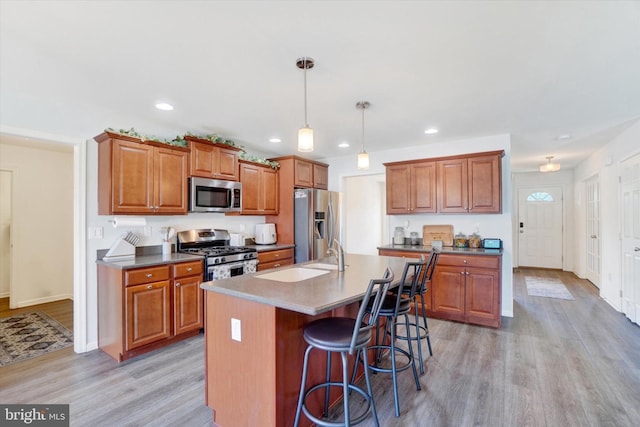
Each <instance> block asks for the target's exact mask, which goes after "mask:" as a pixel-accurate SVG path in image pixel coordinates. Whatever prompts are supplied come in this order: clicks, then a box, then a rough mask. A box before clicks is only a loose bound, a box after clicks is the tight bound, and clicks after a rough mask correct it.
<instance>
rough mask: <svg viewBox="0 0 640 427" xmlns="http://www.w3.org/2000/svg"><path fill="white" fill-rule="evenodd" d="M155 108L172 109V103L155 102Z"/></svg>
mask: <svg viewBox="0 0 640 427" xmlns="http://www.w3.org/2000/svg"><path fill="white" fill-rule="evenodd" d="M156 108H157V109H158V110H164V111H171V110H173V105H171V104H167V103H166V102H159V103H157V104H156Z"/></svg>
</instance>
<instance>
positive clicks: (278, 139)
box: [269, 138, 282, 142]
mask: <svg viewBox="0 0 640 427" xmlns="http://www.w3.org/2000/svg"><path fill="white" fill-rule="evenodd" d="M269 142H282V140H281V139H280V138H271V139H270V140H269Z"/></svg>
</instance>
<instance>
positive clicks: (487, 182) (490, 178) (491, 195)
mask: <svg viewBox="0 0 640 427" xmlns="http://www.w3.org/2000/svg"><path fill="white" fill-rule="evenodd" d="M468 171H469V183H468V185H469V205H468V207H469V211H470V212H473V213H500V212H502V203H501V200H502V195H501V192H502V188H501V185H500V183H501V181H502V180H501V179H500V178H501V174H502V171H501V158H500V157H499V156H484V157H472V158H470V159H469V163H468Z"/></svg>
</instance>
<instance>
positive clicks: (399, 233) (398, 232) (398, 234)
mask: <svg viewBox="0 0 640 427" xmlns="http://www.w3.org/2000/svg"><path fill="white" fill-rule="evenodd" d="M393 244H394V245H404V227H396V229H395V231H394V233H393Z"/></svg>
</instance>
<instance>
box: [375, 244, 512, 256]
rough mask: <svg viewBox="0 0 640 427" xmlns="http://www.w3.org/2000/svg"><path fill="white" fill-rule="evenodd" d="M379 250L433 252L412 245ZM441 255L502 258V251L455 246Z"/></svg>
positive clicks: (448, 248)
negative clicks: (493, 256)
mask: <svg viewBox="0 0 640 427" xmlns="http://www.w3.org/2000/svg"><path fill="white" fill-rule="evenodd" d="M377 249H384V250H391V251H402V252H419V253H425V252H426V253H428V252H431V246H412V245H383V246H378V247H377ZM440 253H443V254H460V255H495V256H502V249H485V248H455V247H453V246H444V247H443V248H442V251H441V252H440Z"/></svg>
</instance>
